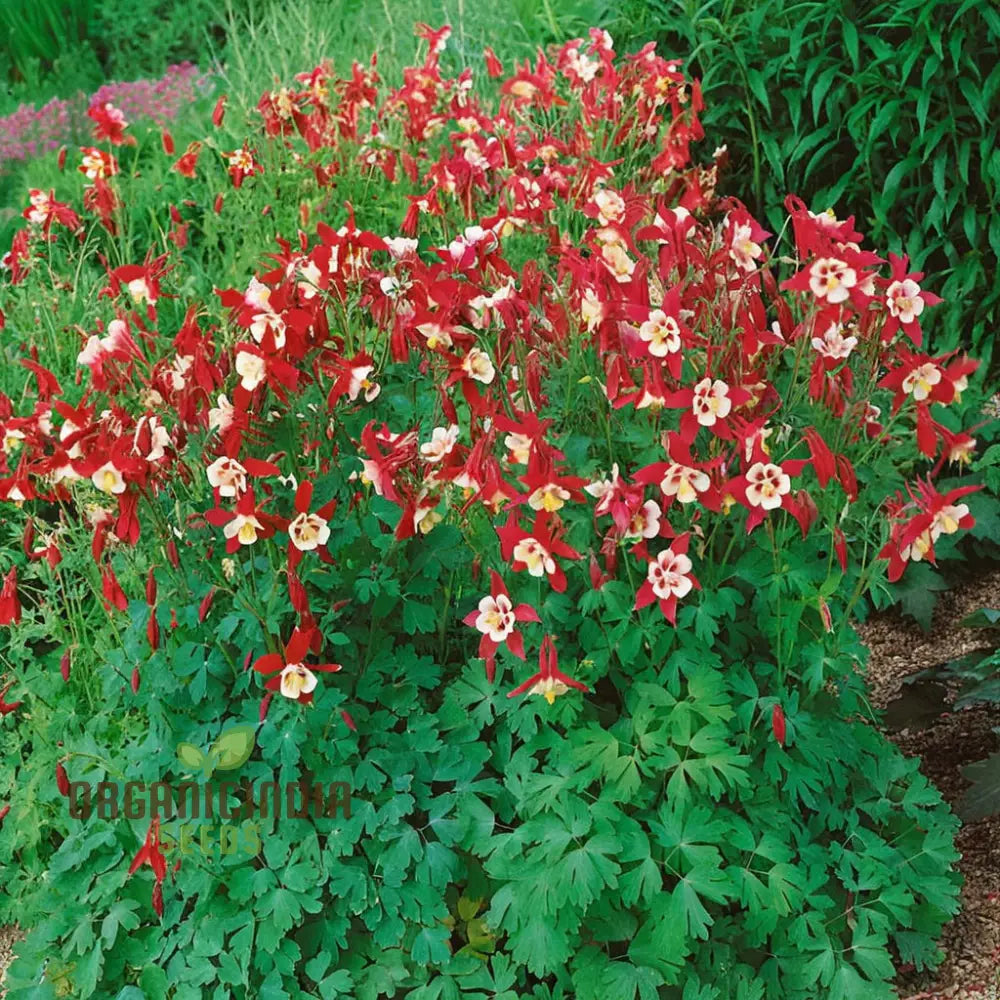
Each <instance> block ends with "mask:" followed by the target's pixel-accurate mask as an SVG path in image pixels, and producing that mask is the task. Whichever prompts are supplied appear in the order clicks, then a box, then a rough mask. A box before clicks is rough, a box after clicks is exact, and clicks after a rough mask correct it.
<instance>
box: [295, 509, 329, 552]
mask: <svg viewBox="0 0 1000 1000" xmlns="http://www.w3.org/2000/svg"><path fill="white" fill-rule="evenodd" d="M288 537H289V539H290V540H291V542H292V544H293V545H294V546H295V547H296V548H297V549H298V550H299V551H300V552H312V551H313V550H315V549H318V548H319V547H320V546H321V545H326V543H327V542H328V541H329V539H330V526H329V524H327V522H326V521H325V520H323V518H321V517H320V516H319V515H318V514H298V515H296V517H295V519H294V520H293V521H292V522H291V523H290V524H289V525H288Z"/></svg>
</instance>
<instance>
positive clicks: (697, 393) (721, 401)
mask: <svg viewBox="0 0 1000 1000" xmlns="http://www.w3.org/2000/svg"><path fill="white" fill-rule="evenodd" d="M732 408H733V401H732V399H730V398H729V386H728V385H726V383H725V382H723V381H722V379H715V380H714V381H713V380H712V379H711V378H707V377H706V378H703V379H702V380H701V381H700V382H699V383H698V384H697V385H696V386H695V387H694V398H693V399H692V400H691V409H692V410H693V412H694V415H695V418H696V419H697V421H698V423H699V424H701V426H702V427H712V426H713V425H714V424H715V422H716V421H717V420H725V418H726V417H728V416H729V411H730V410H732Z"/></svg>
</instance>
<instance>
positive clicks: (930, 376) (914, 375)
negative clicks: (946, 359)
mask: <svg viewBox="0 0 1000 1000" xmlns="http://www.w3.org/2000/svg"><path fill="white" fill-rule="evenodd" d="M940 381H941V369H940V368H938V366H937V365H936V364H934V362H933V361H927V362H925V363H924V364H922V365H920V366H919V367H917V368H914V369H913V371H911V372H910V373H909V374H908V375H907V376H906V377H905V378H904V379H903V384H902V389H903V392H907V393H910V394H911V395H912V396H913V398H914V399H915V400H917V402H921V401H923V400H925V399H926V398H927V397H928V396H929V395H930V394H931V390H932V389H933V388H934V386H936V385H937V384H938V383H939V382H940Z"/></svg>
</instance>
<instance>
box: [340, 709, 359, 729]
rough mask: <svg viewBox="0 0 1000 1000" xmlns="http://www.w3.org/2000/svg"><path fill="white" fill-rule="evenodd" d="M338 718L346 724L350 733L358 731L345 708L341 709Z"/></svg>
mask: <svg viewBox="0 0 1000 1000" xmlns="http://www.w3.org/2000/svg"><path fill="white" fill-rule="evenodd" d="M340 716H341V718H342V719H343V720H344V722H346V723H347V728H348V729H350V731H351V732H352V733H356V732H357V731H358V727H357V725H355V722H354V720H353V719H352V718H351V713H350V712H348V711H347V709H346V708H342V709H341V710H340Z"/></svg>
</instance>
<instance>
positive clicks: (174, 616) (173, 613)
mask: <svg viewBox="0 0 1000 1000" xmlns="http://www.w3.org/2000/svg"><path fill="white" fill-rule="evenodd" d="M179 624H180V622H178V621H177V611H176V609H175V608H171V609H170V627H171V628H177V626H178V625H179Z"/></svg>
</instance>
